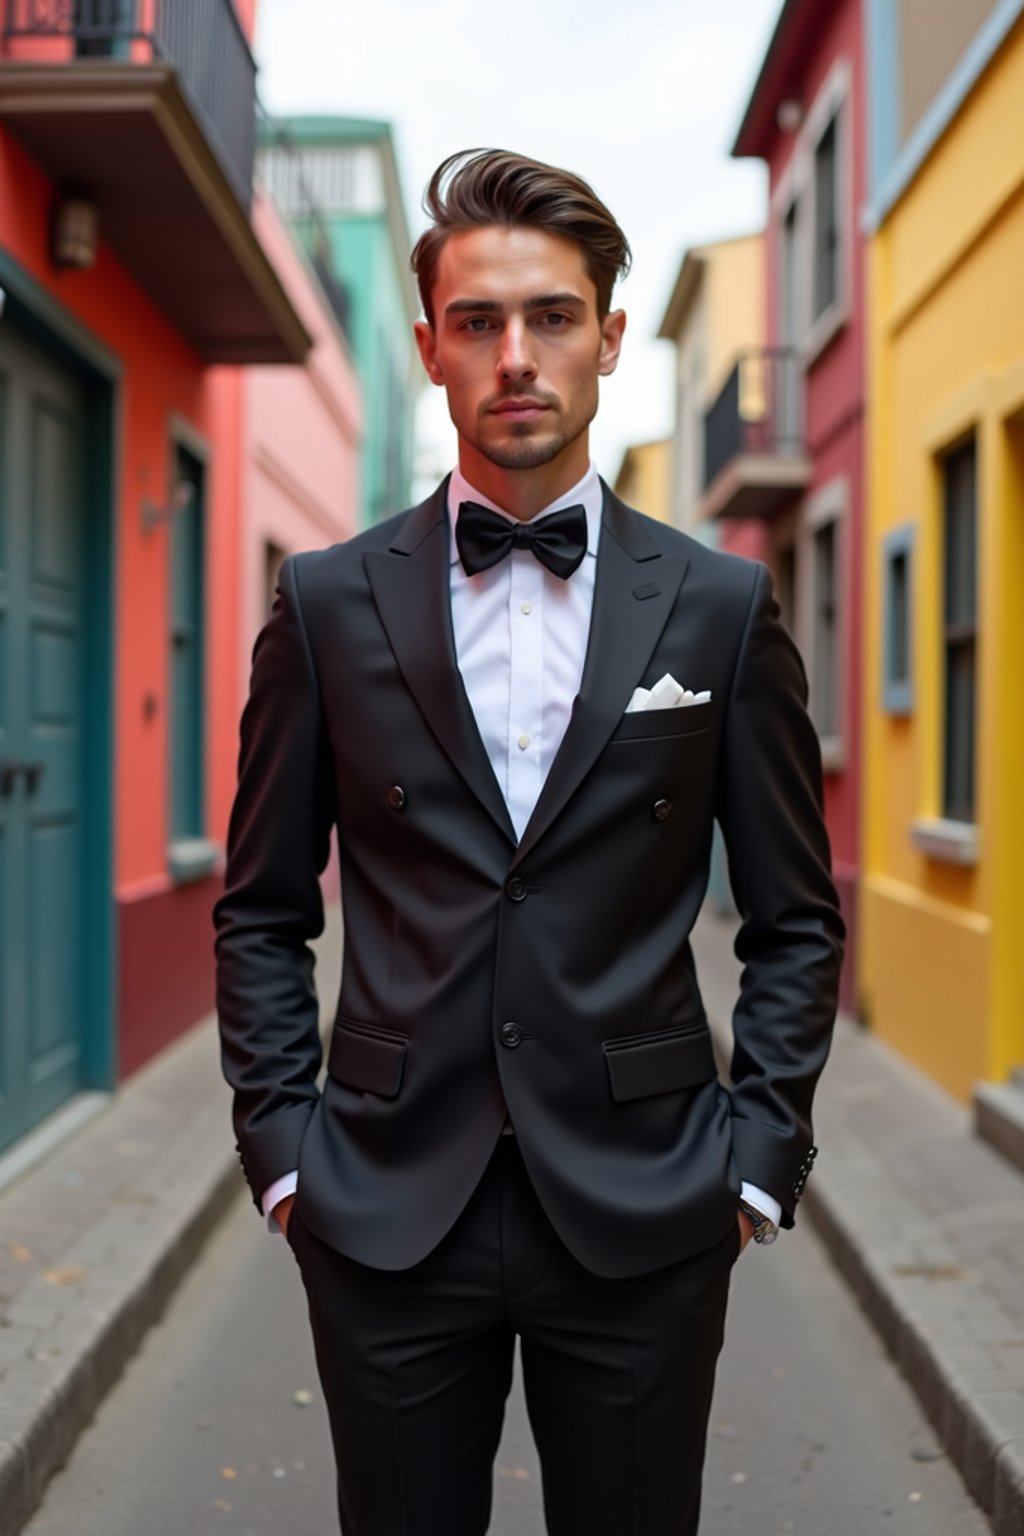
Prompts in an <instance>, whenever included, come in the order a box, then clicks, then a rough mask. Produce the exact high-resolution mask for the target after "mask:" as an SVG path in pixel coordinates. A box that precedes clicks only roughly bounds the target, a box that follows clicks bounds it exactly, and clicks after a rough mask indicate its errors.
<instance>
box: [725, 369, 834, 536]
mask: <svg viewBox="0 0 1024 1536" xmlns="http://www.w3.org/2000/svg"><path fill="white" fill-rule="evenodd" d="M810 478H811V465H810V460H809V459H808V457H807V454H806V452H805V449H804V438H803V371H802V368H801V365H800V360H799V357H798V355H797V353H796V352H795V351H794V350H793V349H792V348H787V347H763V348H759V349H757V350H754V351H749V352H744V353H742V354H741V355H740V356H739V357H738V358H737V360H736V366H735V367H734V368H733V370H732V372H731V373H730V375H729V377H728V378H727V379H726V381H725V383H724V385H723V386H722V389H721V391H720V393H719V395H718V398H717V400H716V401H715V402H714V404H713V405H712V406H711V407H710V409H709V410H708V411H707V412H706V413H705V416H704V494H703V496H702V498H701V513H702V515H703V516H704V517H761V518H763V517H774V516H775V515H776V514H777V513H779V512H781V511H782V510H783V509H784V508H785V507H786V506H787V505H789V504H790V503H791V502H792V501H793V500H794V498H795V497H796V496H797V495H799V493H800V492H801V491H802V490H804V489H805V487H806V486H807V485H808V484H809V482H810Z"/></svg>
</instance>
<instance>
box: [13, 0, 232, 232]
mask: <svg viewBox="0 0 1024 1536" xmlns="http://www.w3.org/2000/svg"><path fill="white" fill-rule="evenodd" d="M7 14H8V20H7V25H6V27H5V29H4V41H5V42H6V43H8V44H10V43H12V42H14V41H15V40H17V39H19V38H40V39H51V40H54V41H56V42H60V41H61V40H64V41H66V43H67V44H68V45H69V52H70V53H71V55H72V56H73V57H74V58H77V59H86V58H89V59H100V58H105V59H122V60H132V61H134V62H136V63H138V62H142V61H144V60H147V59H148V60H152V61H157V60H159V61H163V62H166V63H168V64H170V65H172V66H173V68H174V69H175V71H176V72H177V76H178V83H179V85H180V86H181V88H182V91H183V92H184V94H185V95H186V96H187V98H188V100H189V104H190V105H191V107H192V110H193V111H194V112H195V114H196V117H197V118H198V119H199V121H200V122H201V123H202V126H203V128H204V130H205V132H206V134H207V136H208V137H209V139H210V141H211V143H212V144H213V146H214V148H215V150H216V152H217V155H218V158H219V159H220V161H221V164H222V165H223V167H224V170H225V172H226V173H227V176H228V178H229V180H230V181H231V184H232V186H233V187H234V190H235V195H236V196H237V198H238V200H239V202H240V203H241V204H242V206H243V207H244V208H248V207H249V204H250V201H251V198H252V167H253V157H254V155H255V149H256V112H255V105H256V64H255V61H254V59H253V56H252V54H251V52H250V51H249V44H248V42H247V41H246V37H245V34H244V33H243V31H242V29H241V27H240V26H239V23H238V17H237V16H236V15H235V8H234V6H233V5H232V4H231V0H9V4H8V8H7ZM58 56H59V55H58Z"/></svg>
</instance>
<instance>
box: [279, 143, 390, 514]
mask: <svg viewBox="0 0 1024 1536" xmlns="http://www.w3.org/2000/svg"><path fill="white" fill-rule="evenodd" d="M259 170H260V175H261V176H262V178H263V180H264V182H265V183H266V185H267V187H268V190H269V191H270V193H271V196H272V197H273V199H274V202H275V203H276V204H277V207H278V208H279V210H280V211H281V212H282V214H283V215H284V216H285V218H287V219H288V221H289V223H290V224H291V225H292V226H293V228H294V229H295V231H296V233H297V234H298V235H299V238H300V239H301V240H302V242H303V244H304V245H305V247H306V249H307V251H308V253H309V255H310V257H311V258H312V261H313V264H314V266H315V267H316V269H317V272H318V274H319V276H320V280H321V283H322V284H323V286H324V289H325V291H326V293H327V296H328V298H329V299H330V301H331V304H332V306H333V308H334V311H335V314H336V315H337V317H338V319H339V321H340V323H341V326H342V329H343V330H344V332H345V335H346V338H347V340H348V343H349V346H350V347H351V350H352V354H353V357H354V358H355V362H356V366H357V368H358V369H359V373H360V375H361V378H362V382H363V399H364V407H365V412H366V418H365V420H366V428H365V430H366V436H365V441H364V444H363V455H362V475H361V487H360V522H361V525H362V526H363V527H368V526H369V525H370V524H371V523H375V522H378V521H379V520H380V519H381V518H383V517H389V516H390V515H391V514H392V513H393V512H400V511H401V510H402V508H403V507H407V506H408V505H409V503H410V501H411V499H412V495H411V481H412V454H413V426H414V414H415V405H416V394H417V391H418V389H419V386H420V382H421V371H420V363H419V357H418V355H417V352H416V346H415V342H414V340H413V334H412V325H413V321H414V320H416V319H417V317H418V315H419V300H418V297H417V294H416V287H415V283H414V280H413V277H412V274H411V272H410V270H409V251H410V249H411V247H412V239H411V236H410V234H409V225H408V221H407V219H406V213H405V207H404V204H403V202H402V189H401V185H400V182H399V176H398V164H397V162H396V159H395V147H394V140H393V139H392V136H391V127H390V124H388V123H386V122H377V121H374V120H373V119H369V118H355V117H287V118H274V119H272V120H271V121H270V122H268V123H267V124H266V125H265V128H264V131H263V135H262V144H261V149H260V155H259Z"/></svg>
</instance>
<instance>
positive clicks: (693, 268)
mask: <svg viewBox="0 0 1024 1536" xmlns="http://www.w3.org/2000/svg"><path fill="white" fill-rule="evenodd" d="M764 307H765V274H764V234H763V233H762V232H760V231H759V232H758V233H757V234H752V235H740V236H737V237H736V238H735V239H731V240H713V241H708V242H706V243H705V244H703V245H695V246H691V248H690V249H689V250H688V251H686V252H685V254H684V256H683V259H682V262H681V263H680V266H679V274H678V276H677V278H676V281H675V286H674V287H673V289H672V294H671V297H670V298H669V301H668V304H667V306H666V309H665V314H664V316H663V318H662V321H661V325H660V327H659V329H658V335H659V336H660V337H663V338H664V339H665V340H667V341H671V342H672V343H673V344H674V346H675V351H676V355H675V409H674V418H675V428H674V432H673V441H672V470H671V502H672V516H671V519H670V520H671V521H672V522H674V523H675V525H676V527H677V528H682V529H685V531H686V532H687V533H695V534H696V535H697V536H698V537H700V538H704V539H711V538H713V537H716V532H715V531H714V530H715V525H714V524H710V525H709V524H705V525H704V526H703V527H701V522H702V517H701V499H702V497H703V495H704V480H705V476H704V418H705V416H706V414H707V411H708V407H709V406H710V405H711V403H712V402H713V401H714V399H715V398H716V396H717V395H718V392H719V390H720V389H721V387H722V385H723V384H724V383H725V380H726V378H727V376H728V375H729V373H731V371H732V369H733V368H734V367H735V365H736V359H737V357H738V356H739V355H740V354H741V353H744V352H749V351H751V350H753V349H754V348H756V347H759V346H761V345H762V344H763V342H764ZM758 553H760V551H758Z"/></svg>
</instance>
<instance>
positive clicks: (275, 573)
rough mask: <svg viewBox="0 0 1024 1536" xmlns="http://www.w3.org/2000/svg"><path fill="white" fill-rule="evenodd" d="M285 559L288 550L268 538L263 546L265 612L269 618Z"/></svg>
mask: <svg viewBox="0 0 1024 1536" xmlns="http://www.w3.org/2000/svg"><path fill="white" fill-rule="evenodd" d="M285 559H286V551H285V550H283V549H281V548H280V547H279V545H277V544H272V543H271V542H270V540H269V539H268V540H267V542H266V543H265V544H264V546H263V612H264V615H265V617H266V618H268V619H269V617H270V610H271V609H272V608H273V606H274V597H275V595H276V593H277V578H278V577H279V576H280V574H281V567H282V565H283V564H284V562H285Z"/></svg>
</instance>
